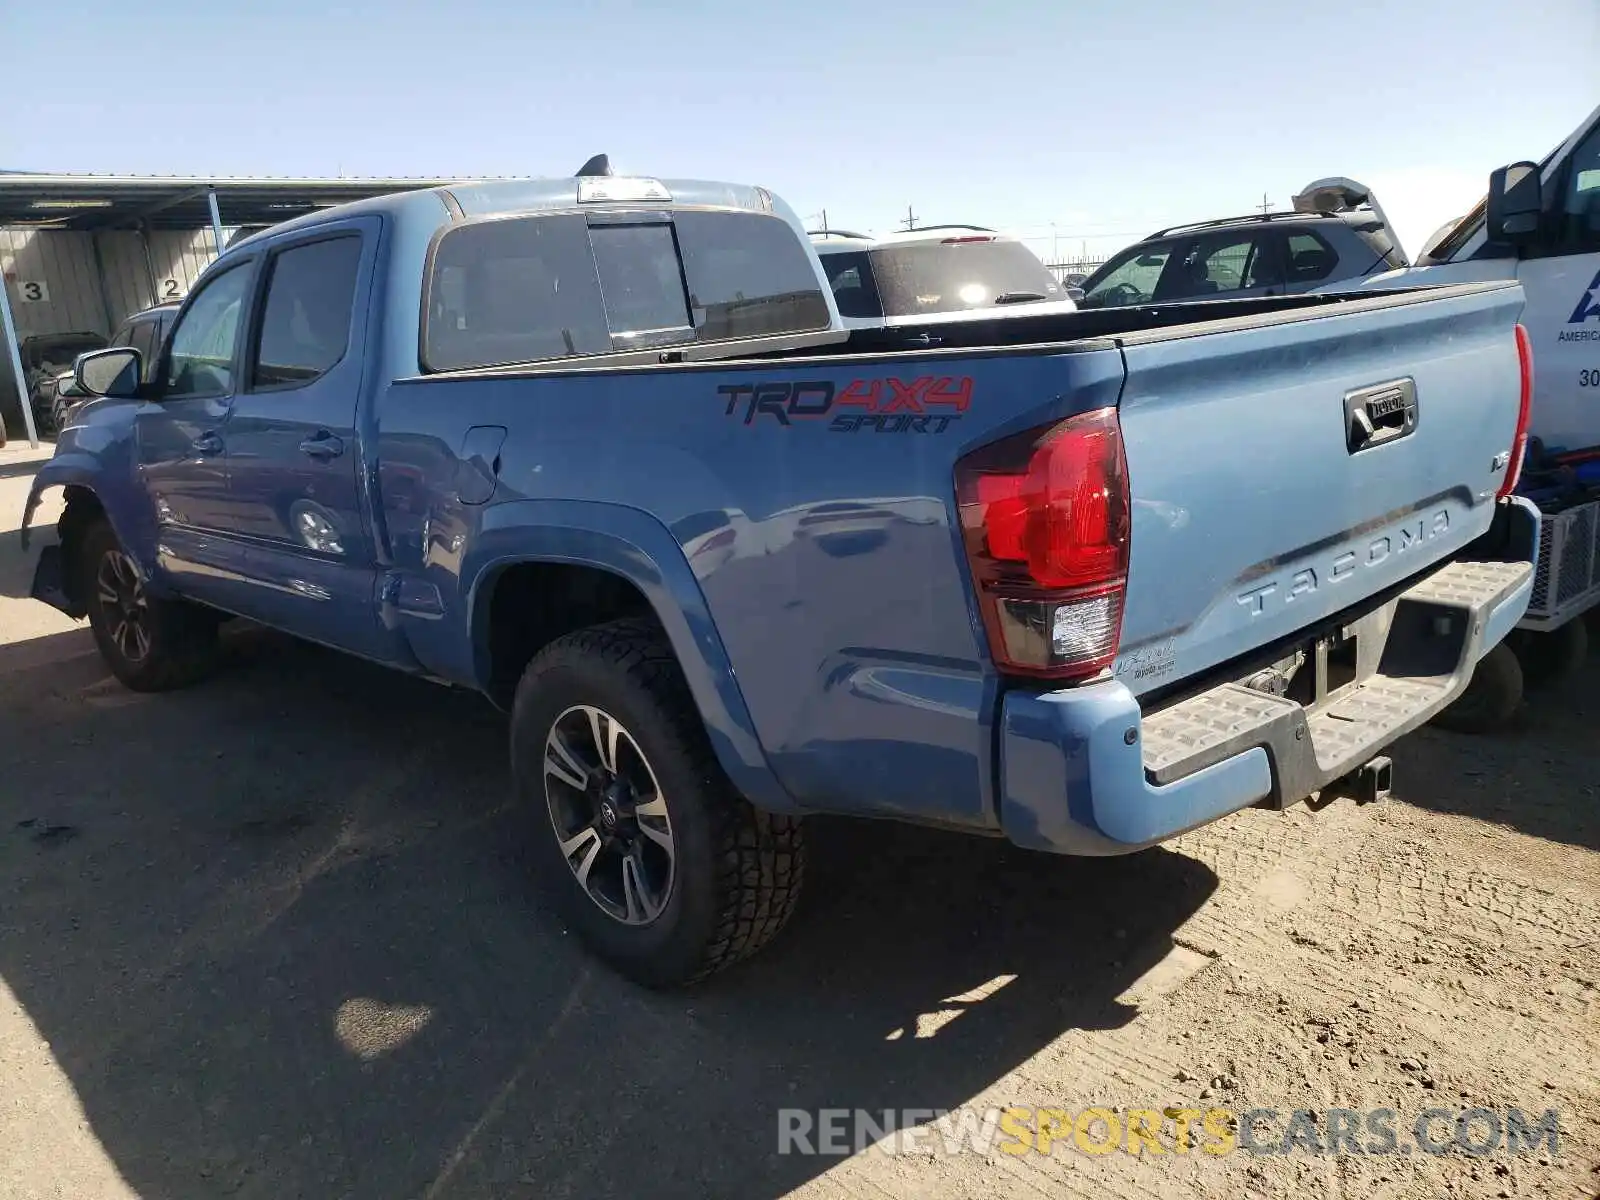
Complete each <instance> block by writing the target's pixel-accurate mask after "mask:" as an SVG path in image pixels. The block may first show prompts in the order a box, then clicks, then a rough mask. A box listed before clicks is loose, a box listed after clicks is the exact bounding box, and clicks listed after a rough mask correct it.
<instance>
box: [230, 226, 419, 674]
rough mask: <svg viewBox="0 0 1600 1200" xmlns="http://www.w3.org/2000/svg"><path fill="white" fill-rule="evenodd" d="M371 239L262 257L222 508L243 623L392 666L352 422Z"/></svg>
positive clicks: (286, 246)
mask: <svg viewBox="0 0 1600 1200" xmlns="http://www.w3.org/2000/svg"><path fill="white" fill-rule="evenodd" d="M377 231H378V224H377V221H376V220H375V219H373V218H364V219H361V218H358V219H354V220H351V221H344V222H339V223H337V224H333V225H327V226H322V227H319V228H318V229H317V230H316V231H315V232H314V233H310V234H307V235H305V236H303V237H302V238H300V239H296V240H293V241H284V242H281V243H279V244H277V245H275V246H271V247H269V248H268V249H267V251H266V259H265V263H264V266H263V268H262V276H263V287H262V292H261V301H260V317H259V319H258V320H257V321H256V322H255V330H256V332H255V335H254V337H253V339H252V345H251V347H250V351H249V353H248V355H247V356H246V371H245V378H244V379H243V381H242V386H241V387H240V389H239V394H238V395H237V396H236V397H235V399H234V402H233V412H232V415H231V416H230V418H229V422H228V489H229V494H228V509H229V524H230V525H231V526H232V528H233V529H234V530H235V531H236V532H237V533H238V535H239V536H240V537H241V538H242V539H243V540H244V541H245V542H246V544H247V546H248V551H247V563H248V573H249V576H250V580H251V584H252V589H251V595H250V598H249V600H248V602H247V605H246V608H245V612H246V615H248V616H251V617H254V618H256V619H258V620H260V621H263V622H265V623H267V624H269V625H273V626H275V627H277V628H279V629H283V630H287V631H288V632H290V633H293V634H297V635H298V636H301V637H305V638H310V639H311V640H313V641H319V642H324V643H327V644H330V645H335V646H339V647H340V648H342V649H346V650H350V651H354V652H355V653H358V654H364V655H367V656H369V657H373V658H379V659H384V660H388V659H391V658H393V657H394V654H393V650H394V646H395V643H394V639H393V636H392V635H390V634H387V633H385V632H384V630H383V629H382V627H381V626H380V624H379V621H378V616H377V605H376V602H375V582H376V577H377V572H376V559H375V555H374V552H373V540H372V534H371V531H370V529H369V526H368V524H367V521H366V518H365V515H364V512H363V507H362V490H361V443H360V436H359V433H358V430H357V427H356V412H357V406H358V401H359V398H360V394H361V387H362V376H363V371H362V367H363V364H364V362H365V358H366V344H365V343H366V339H365V327H366V322H365V319H364V316H365V311H366V304H365V298H366V296H367V294H368V292H369V290H370V287H371V278H372V264H373V261H374V260H375V257H376V252H377Z"/></svg>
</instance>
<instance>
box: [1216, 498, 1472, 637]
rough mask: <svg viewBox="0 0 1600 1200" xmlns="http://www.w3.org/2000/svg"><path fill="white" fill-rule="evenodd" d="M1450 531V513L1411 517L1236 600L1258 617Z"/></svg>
mask: <svg viewBox="0 0 1600 1200" xmlns="http://www.w3.org/2000/svg"><path fill="white" fill-rule="evenodd" d="M1449 529H1450V511H1449V510H1448V509H1444V508H1441V509H1439V511H1437V512H1435V513H1432V514H1431V515H1418V516H1415V517H1412V518H1411V519H1409V520H1408V521H1406V523H1405V524H1404V525H1401V526H1400V527H1399V528H1398V529H1391V530H1389V531H1388V532H1387V533H1381V534H1378V535H1377V536H1376V537H1373V538H1371V539H1369V540H1368V541H1367V543H1366V544H1365V545H1363V546H1359V547H1357V548H1356V549H1350V548H1348V547H1341V548H1339V549H1337V550H1334V551H1332V552H1331V554H1332V557H1331V558H1329V559H1328V560H1327V561H1326V562H1325V563H1322V564H1313V565H1309V566H1304V567H1299V568H1297V569H1295V570H1294V571H1290V572H1286V573H1285V574H1283V575H1280V576H1278V577H1277V578H1273V579H1265V580H1262V581H1261V582H1260V583H1256V584H1254V585H1253V586H1252V587H1250V588H1248V589H1246V590H1245V591H1242V592H1240V593H1239V595H1238V596H1237V597H1236V599H1237V600H1238V601H1239V603H1240V604H1242V605H1244V606H1245V607H1246V608H1248V609H1249V610H1250V615H1251V616H1259V615H1260V614H1261V613H1264V612H1266V611H1267V609H1268V608H1269V607H1274V608H1275V607H1278V606H1281V605H1285V604H1293V603H1294V602H1295V601H1296V600H1298V599H1299V598H1300V597H1302V596H1309V595H1310V594H1311V593H1313V592H1315V591H1317V590H1318V589H1319V588H1323V587H1326V586H1328V585H1329V584H1335V583H1339V582H1340V581H1341V580H1345V579H1349V578H1350V577H1351V576H1352V575H1354V574H1355V573H1356V572H1357V571H1360V570H1362V569H1363V568H1365V567H1375V566H1377V565H1378V564H1380V563H1383V562H1387V561H1388V560H1389V559H1390V558H1391V557H1392V556H1394V555H1396V554H1404V553H1405V552H1406V551H1407V550H1409V549H1411V548H1412V547H1413V546H1420V545H1422V544H1423V543H1425V542H1431V541H1432V540H1433V539H1434V538H1436V537H1438V536H1439V535H1441V534H1443V533H1446V532H1448V530H1449Z"/></svg>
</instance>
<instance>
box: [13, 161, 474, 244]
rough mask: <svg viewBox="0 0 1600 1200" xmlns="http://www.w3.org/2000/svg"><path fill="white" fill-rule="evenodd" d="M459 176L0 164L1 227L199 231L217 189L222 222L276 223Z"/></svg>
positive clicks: (207, 218)
mask: <svg viewBox="0 0 1600 1200" xmlns="http://www.w3.org/2000/svg"><path fill="white" fill-rule="evenodd" d="M457 182H462V180H461V179H460V178H459V177H449V176H435V177H419V176H410V177H361V178H338V179H296V178H292V177H288V176H272V175H262V176H231V175H204V176H202V175H52V174H38V173H30V172H13V171H4V170H0V227H6V226H10V227H13V228H16V227H26V228H39V229H76V230H96V229H131V228H135V227H137V226H138V225H140V224H141V223H144V224H147V225H148V226H149V227H150V228H152V229H204V228H207V227H209V225H210V224H211V210H210V207H209V206H208V203H207V195H208V193H210V192H212V191H215V192H216V195H217V205H218V207H219V208H220V209H221V212H222V220H223V224H225V225H273V224H276V223H277V222H279V221H286V220H288V219H289V218H290V217H297V216H301V215H303V214H305V213H309V212H313V211H315V210H316V209H319V208H328V207H331V206H333V205H336V204H348V203H350V202H351V201H354V200H365V199H368V198H369V197H372V196H382V195H385V194H388V193H391V192H409V191H417V190H420V189H423V188H434V187H442V186H445V185H447V184H451V183H457Z"/></svg>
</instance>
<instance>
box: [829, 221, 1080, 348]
mask: <svg viewBox="0 0 1600 1200" xmlns="http://www.w3.org/2000/svg"><path fill="white" fill-rule="evenodd" d="M811 244H812V245H813V246H814V247H815V248H816V251H817V256H818V257H819V258H821V260H822V269H823V270H824V271H825V272H826V273H827V276H828V285H829V286H830V287H831V288H832V289H833V298H834V301H835V303H837V304H838V306H839V315H840V317H842V318H843V319H844V324H845V327H846V328H847V329H870V328H873V327H881V326H895V325H927V324H934V323H940V322H944V321H966V320H972V319H973V318H975V317H984V318H988V317H1010V316H1017V317H1024V316H1038V315H1040V314H1042V313H1051V312H1073V311H1075V310H1076V308H1077V305H1075V304H1074V303H1073V302H1072V299H1071V297H1070V296H1069V295H1068V294H1067V290H1066V288H1064V287H1062V285H1061V284H1059V283H1057V282H1056V278H1055V276H1054V275H1052V274H1051V273H1050V270H1049V268H1048V267H1046V266H1045V265H1044V263H1043V262H1042V261H1040V259H1039V256H1038V255H1037V254H1035V253H1034V252H1033V251H1032V250H1029V249H1028V247H1027V246H1026V245H1024V244H1023V243H1022V242H1020V241H1018V240H1017V239H1016V238H1014V237H1009V236H1007V235H1006V234H1003V233H997V232H996V231H994V230H993V229H985V228H983V227H981V226H977V225H929V226H925V227H923V228H921V229H913V230H910V231H909V232H905V233H892V234H888V235H886V236H884V237H870V236H868V235H867V234H864V233H849V232H847V231H845V230H837V229H835V230H812V231H811Z"/></svg>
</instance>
